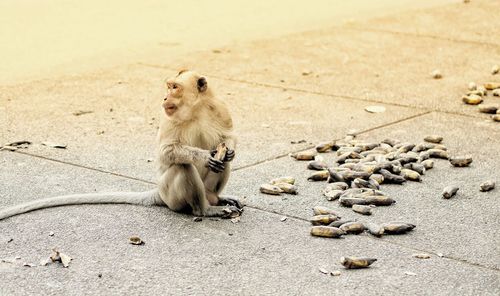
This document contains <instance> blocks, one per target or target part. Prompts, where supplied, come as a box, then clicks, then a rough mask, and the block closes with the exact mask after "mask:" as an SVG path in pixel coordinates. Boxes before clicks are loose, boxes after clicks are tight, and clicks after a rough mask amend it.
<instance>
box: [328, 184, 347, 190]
mask: <svg viewBox="0 0 500 296" xmlns="http://www.w3.org/2000/svg"><path fill="white" fill-rule="evenodd" d="M348 188H349V185H348V184H347V183H345V182H334V183H330V184H328V185H327V186H326V188H325V190H324V191H330V190H347V189H348Z"/></svg>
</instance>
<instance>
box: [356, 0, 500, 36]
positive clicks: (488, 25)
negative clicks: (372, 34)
mask: <svg viewBox="0 0 500 296" xmlns="http://www.w3.org/2000/svg"><path fill="white" fill-rule="evenodd" d="M456 2H460V1H456ZM499 10H500V2H498V1H489V0H474V1H470V2H469V3H453V4H449V5H446V6H443V7H442V8H441V9H435V8H431V9H420V10H416V11H414V12H410V13H404V14H392V15H391V16H388V17H381V18H376V19H370V20H369V21H368V22H363V23H358V22H351V23H350V24H349V25H350V26H352V27H354V28H360V29H362V30H366V29H370V30H381V31H390V32H398V33H408V34H414V35H417V36H428V37H433V38H438V39H449V40H455V41H457V42H464V41H465V42H471V43H476V44H483V45H484V46H487V45H491V46H498V45H500V40H499V39H498V32H497V29H496V28H498V27H499V26H500V21H499V20H498V18H497V17H491V12H492V11H499ZM450 16H459V17H458V19H457V18H454V17H450Z"/></svg>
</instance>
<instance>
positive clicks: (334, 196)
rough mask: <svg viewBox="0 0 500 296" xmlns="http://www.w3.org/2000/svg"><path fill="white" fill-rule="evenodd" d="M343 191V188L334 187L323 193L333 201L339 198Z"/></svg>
mask: <svg viewBox="0 0 500 296" xmlns="http://www.w3.org/2000/svg"><path fill="white" fill-rule="evenodd" d="M343 192H344V191H343V190H337V189H332V190H328V191H324V192H323V195H324V196H326V199H327V200H328V201H333V200H336V199H338V198H339V197H340V196H341V195H342V193H343Z"/></svg>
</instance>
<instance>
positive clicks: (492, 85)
mask: <svg viewBox="0 0 500 296" xmlns="http://www.w3.org/2000/svg"><path fill="white" fill-rule="evenodd" d="M484 88H486V89H487V90H493V89H497V88H500V82H486V83H485V84H484Z"/></svg>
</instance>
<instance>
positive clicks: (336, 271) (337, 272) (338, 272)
mask: <svg viewBox="0 0 500 296" xmlns="http://www.w3.org/2000/svg"><path fill="white" fill-rule="evenodd" d="M330 275H331V276H339V275H341V273H340V271H338V270H334V271H332V272H330Z"/></svg>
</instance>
